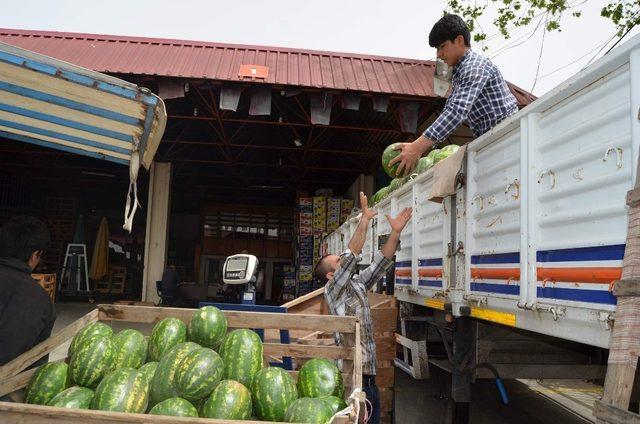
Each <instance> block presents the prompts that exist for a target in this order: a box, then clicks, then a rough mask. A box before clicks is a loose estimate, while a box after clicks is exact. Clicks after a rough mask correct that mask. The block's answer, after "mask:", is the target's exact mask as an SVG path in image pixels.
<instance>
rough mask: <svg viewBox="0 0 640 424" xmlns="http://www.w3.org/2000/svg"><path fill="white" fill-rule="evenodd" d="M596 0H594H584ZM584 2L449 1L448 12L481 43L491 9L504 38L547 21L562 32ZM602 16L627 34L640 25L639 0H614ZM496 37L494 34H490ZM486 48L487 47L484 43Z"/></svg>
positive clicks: (547, 26) (546, 26) (547, 25)
mask: <svg viewBox="0 0 640 424" xmlns="http://www.w3.org/2000/svg"><path fill="white" fill-rule="evenodd" d="M585 1H595V0H585ZM583 4H584V2H581V1H577V0H485V1H484V2H478V1H477V0H473V1H472V0H447V8H446V10H445V13H455V14H457V15H460V16H462V18H463V19H465V21H466V22H467V25H468V26H469V31H471V33H472V35H473V41H474V42H476V43H480V44H482V43H483V42H484V41H486V40H487V39H488V36H487V34H486V33H485V32H484V30H483V29H482V27H481V26H480V24H479V23H478V19H479V18H480V17H482V16H483V15H484V14H485V13H486V12H487V11H488V9H489V8H491V10H494V9H495V13H496V18H495V19H494V20H493V25H494V26H495V27H496V28H497V29H498V31H499V33H500V35H502V37H504V38H505V39H508V38H510V37H511V32H512V31H513V30H514V29H517V28H521V27H526V26H528V25H531V24H534V25H536V28H535V29H534V32H535V31H537V29H538V26H540V24H541V23H544V27H543V31H548V32H552V31H562V25H561V24H562V20H563V19H567V17H570V18H580V17H581V16H582V11H581V10H580V9H579V7H580V6H582V5H583ZM600 15H601V16H602V17H604V18H607V19H609V20H611V21H612V22H613V24H614V25H615V26H616V28H617V29H618V34H617V35H618V36H622V35H624V34H625V33H626V32H627V31H629V30H630V29H631V28H633V27H634V26H635V25H638V24H640V0H625V1H620V0H613V1H610V3H609V4H608V5H606V6H605V7H603V8H602V10H601V12H600ZM491 38H493V37H491ZM482 49H483V50H487V47H486V46H482Z"/></svg>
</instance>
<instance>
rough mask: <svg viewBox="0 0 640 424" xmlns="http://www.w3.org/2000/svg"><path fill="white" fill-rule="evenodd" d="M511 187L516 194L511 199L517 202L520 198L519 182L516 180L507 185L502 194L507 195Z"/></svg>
mask: <svg viewBox="0 0 640 424" xmlns="http://www.w3.org/2000/svg"><path fill="white" fill-rule="evenodd" d="M511 187H515V188H516V194H515V195H513V194H512V195H511V197H513V198H514V199H515V200H518V199H519V198H520V181H518V179H517V178H516V179H515V180H513V182H512V183H509V184H507V188H505V189H504V194H509V190H511Z"/></svg>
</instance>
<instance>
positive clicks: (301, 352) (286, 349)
mask: <svg viewBox="0 0 640 424" xmlns="http://www.w3.org/2000/svg"><path fill="white" fill-rule="evenodd" d="M354 351H355V349H354V348H352V347H348V346H314V345H297V344H280V343H264V354H265V355H272V356H291V357H294V358H326V359H347V358H350V357H352V356H353V353H354Z"/></svg>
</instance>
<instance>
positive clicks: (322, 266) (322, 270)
mask: <svg viewBox="0 0 640 424" xmlns="http://www.w3.org/2000/svg"><path fill="white" fill-rule="evenodd" d="M327 257H329V255H324V256H323V257H321V258H320V260H319V261H318V263H317V264H316V268H315V269H314V270H313V275H315V276H316V278H317V279H318V280H319V281H320V282H321V283H322V284H326V283H327V281H329V280H327V273H329V272H331V271H332V270H331V267H329V264H328V263H327V261H325V259H327Z"/></svg>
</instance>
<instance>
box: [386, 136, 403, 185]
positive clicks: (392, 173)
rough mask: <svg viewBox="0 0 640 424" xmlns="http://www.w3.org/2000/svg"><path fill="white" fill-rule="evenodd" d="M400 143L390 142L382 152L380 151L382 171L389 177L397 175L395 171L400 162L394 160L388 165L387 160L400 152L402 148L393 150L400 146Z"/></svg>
mask: <svg viewBox="0 0 640 424" xmlns="http://www.w3.org/2000/svg"><path fill="white" fill-rule="evenodd" d="M400 144H401V143H393V144H390V145H388V146H387V148H386V149H384V152H382V169H384V172H386V173H387V175H388V176H390V177H391V178H395V177H397V175H396V172H398V165H399V164H400V162H396V163H394V164H393V165H391V166H389V162H390V161H391V159H393V158H395V157H396V156H398V155H399V154H400V153H401V152H402V150H395V148H396V147H397V146H400Z"/></svg>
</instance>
